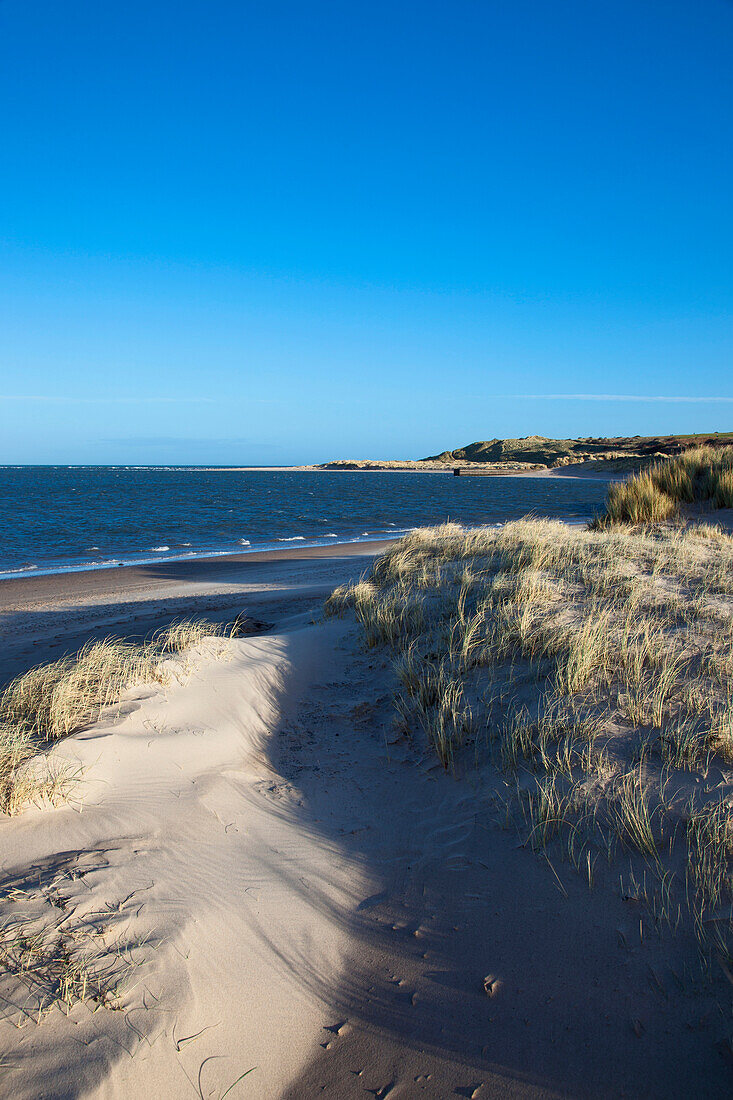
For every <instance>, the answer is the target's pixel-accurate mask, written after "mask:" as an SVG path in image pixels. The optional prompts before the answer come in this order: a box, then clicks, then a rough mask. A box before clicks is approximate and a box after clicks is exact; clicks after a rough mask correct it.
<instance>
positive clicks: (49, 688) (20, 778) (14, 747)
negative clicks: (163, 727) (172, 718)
mask: <svg viewBox="0 0 733 1100" xmlns="http://www.w3.org/2000/svg"><path fill="white" fill-rule="evenodd" d="M224 632H225V631H224V628H222V627H221V626H220V625H218V624H216V623H209V622H207V621H206V620H203V619H195V620H181V621H176V622H173V623H171V624H170V625H169V626H168V627H166V628H165V629H164V630H161V631H159V632H158V633H157V634H156V635H154V637H153V639H152V640H151V641H150V642H145V643H142V644H138V643H134V642H129V641H125V640H124V639H121V638H114V637H110V638H104V639H103V640H102V641H97V642H88V643H87V644H86V645H84V646H82V648H81V649H80V650H79V651H78V652H77V653H75V654H74V655H73V656H69V657H62V658H61V659H60V660H58V661H53V662H51V663H50V664H45V665H39V666H38V667H36V668H32V669H29V671H28V672H25V673H23V675H22V676H18V677H17V678H16V679H15V680H12V681H11V682H10V683H9V684H8V685H7V687H6V688H5V689H4V691H3V692H2V694H0V813H6V814H12V813H17V812H18V811H19V810H20V809H22V807H23V806H24V805H26V804H27V803H28V802H30V801H32V800H33V799H39V798H46V799H50V800H51V801H55V800H56V798H57V797H58V796H60V794H61V793H62V792H63V790H64V788H65V786H66V785H67V780H68V776H66V775H65V773H63V772H57V773H53V772H51V771H49V769H48V767H45V768H44V767H34V763H38V762H37V761H34V757H36V756H37V755H38V752H39V747H40V746H41V745H43V744H44V743H49V742H52V741H55V740H58V739H59V738H62V737H68V736H69V735H70V734H73V733H75V732H76V731H77V730H79V729H82V728H83V727H85V726H88V725H90V724H91V723H93V722H95V721H96V720H97V719H98V718H99V716H100V714H101V713H102V711H103V710H104V708H105V707H108V706H110V705H112V704H114V703H117V702H119V700H120V698H121V697H122V695H123V694H124V692H125V691H126V690H127V689H128V688H130V687H132V686H133V685H139V684H154V683H164V682H166V680H167V679H168V677H169V675H170V672H169V666H168V667H167V666H166V662H167V660H168V659H169V658H170V656H171V655H174V654H179V653H183V652H185V651H186V650H188V649H190V648H191V646H193V645H196V644H198V643H199V642H201V641H202V640H203V639H204V638H210V637H217V636H221V635H222V634H223V633H224Z"/></svg>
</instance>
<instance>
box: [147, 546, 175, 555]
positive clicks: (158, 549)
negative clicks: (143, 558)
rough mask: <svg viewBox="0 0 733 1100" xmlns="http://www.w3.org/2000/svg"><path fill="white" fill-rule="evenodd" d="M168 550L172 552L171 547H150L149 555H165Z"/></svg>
mask: <svg viewBox="0 0 733 1100" xmlns="http://www.w3.org/2000/svg"><path fill="white" fill-rule="evenodd" d="M166 550H170V546H149V547H148V551H147V552H148V553H149V554H164V553H165V552H166Z"/></svg>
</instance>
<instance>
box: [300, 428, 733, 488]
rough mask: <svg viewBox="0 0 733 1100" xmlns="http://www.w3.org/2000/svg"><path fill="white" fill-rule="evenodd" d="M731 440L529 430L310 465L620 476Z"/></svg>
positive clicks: (728, 436)
mask: <svg viewBox="0 0 733 1100" xmlns="http://www.w3.org/2000/svg"><path fill="white" fill-rule="evenodd" d="M730 445H733V432H714V433H707V434H700V435H661V436H639V435H637V436H619V437H616V438H605V437H588V438H584V439H548V438H547V437H546V436H542V435H528V436H525V437H524V438H523V439H488V440H479V441H478V442H476V443H469V444H468V446H466V447H458V448H457V449H456V450H454V451H441V453H440V454H437V455H430V456H429V457H427V458H421V459H384V460H379V459H336V460H334V461H332V462H323V463H321V464H320V465H319V466H317V467H315V468H316V469H319V470H445V471H448V470H450V469H453V468H454V467H462V468H466V469H470V470H480V471H482V472H486V473H494V474H503V473H525V472H531V471H533V470H537V471H540V472H541V471H544V470H551V469H560V468H571V469H568V471H567V472H568V473H570V472H574V469H572V468H576V469H577V470H578V472H579V473H585V474H593V475H598V476H601V477H603V476H604V475H607V474H608V475H611V476H613V475H623V474H628V473H632V472H635V471H638V470H642V469H644V468H645V467H647V466H650V465H651V464H652V463H654V462H657V461H659V460H661V459H666V458H669V457H672V456H675V455H680V454H682V453H683V452H684V451H687V450H690V449H691V448H699V447H709V448H713V449H717V448H719V447H725V446H730Z"/></svg>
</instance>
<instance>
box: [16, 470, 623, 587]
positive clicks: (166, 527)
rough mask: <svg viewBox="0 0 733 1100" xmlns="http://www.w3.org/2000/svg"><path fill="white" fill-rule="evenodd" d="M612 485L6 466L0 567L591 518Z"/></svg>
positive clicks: (72, 565) (58, 565)
mask: <svg viewBox="0 0 733 1100" xmlns="http://www.w3.org/2000/svg"><path fill="white" fill-rule="evenodd" d="M605 492H606V483H605V482H603V481H591V480H581V479H577V480H576V479H570V478H563V477H558V478H545V479H540V478H536V479H535V478H502V477H499V478H496V477H491V478H460V477H453V476H451V475H450V474H444V473H440V472H437V473H383V474H381V473H357V472H349V473H326V472H295V471H290V470H275V471H273V470H247V471H233V470H203V469H197V468H192V467H188V468H183V467H145V468H139V467H120V466H88V467H77V466H75V467H66V466H13V467H10V466H5V467H0V577H3V578H6V577H22V576H28V575H29V573H37V574H38V573H44V572H45V573H55V572H66V571H68V570H76V569H89V568H106V567H107V568H109V567H114V566H121V565H129V564H135V563H142V562H150V561H165V560H175V559H180V558H186V557H196V556H208V555H211V554H227V553H229V554H231V553H242V552H247V551H252V550H263V549H273V548H276V547H285V546H288V545H293V546H307V545H327V544H333V545H336V544H338V543H344V542H354V541H359V540H366V539H369V538H378V537H385V536H389V535H394V534H396V533H401V532H404V531H407V530H409V529H410V528H412V527H420V526H424V525H426V524H433V523H439V522H441V521H443V520H446V519H451V520H455V521H457V522H459V523H463V524H466V525H469V526H470V525H477V524H482V523H499V522H503V521H505V520H508V519H515V518H518V517H519V516H523V515H527V514H533V515H536V516H558V517H563V518H576V519H585V518H590V516H592V515H593V513H594V512H595V511H597V510H598V509H599V508H600V506H601V504H602V503H603V500H604V497H605Z"/></svg>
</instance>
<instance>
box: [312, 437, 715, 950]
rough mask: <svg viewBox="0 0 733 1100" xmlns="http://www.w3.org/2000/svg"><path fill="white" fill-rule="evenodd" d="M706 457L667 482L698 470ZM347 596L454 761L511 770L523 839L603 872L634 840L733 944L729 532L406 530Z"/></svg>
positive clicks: (400, 694) (400, 695)
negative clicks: (601, 865)
mask: <svg viewBox="0 0 733 1100" xmlns="http://www.w3.org/2000/svg"><path fill="white" fill-rule="evenodd" d="M731 453H733V452H731ZM696 462H697V459H690V460H689V461H688V462H687V464H686V465H685V466H684V467H681V468H680V470H678V471H675V470H674V469H672V468H671V466H672V464H670V465H669V466H667V467H665V468H664V469H665V470H666V471H667V475H668V477H667V480H666V481H665V482H663V483H664V484H666V485H667V486H669V487H670V488H672V487H673V486H674V485H675V484H677V482H678V480H679V479H681V478H682V472H681V471H682V470H686V471H687V472H688V473H689V476H690V478H692V480H693V481H695V479H696V477H697V474H696V473H695V471H696V470H697V466H696V465H695V463H696ZM718 475H719V476H718ZM718 475H716V477H717V481H715V484H716V485H718V486H721V485H722V486H724V485H725V484H726V481H725V478H726V477H727V474H726V468H725V467H724V466H722V465H721V467H720V468H719V470H718ZM713 481H714V479H712V480H711V484H712V483H713ZM660 483H662V482H661V475H660ZM716 491H718V490H716ZM690 492H693V490H691V491H690ZM720 492H722V489H721V490H720ZM670 499H671V498H670ZM349 608H353V610H354V612H355V614H356V618H357V620H358V621H359V623H360V624H361V627H362V630H363V637H364V640H365V643H366V644H367V646H377V645H381V646H387V647H389V648H390V649H391V650H392V651H393V652H394V672H395V674H396V690H395V720H396V722H397V724H398V725H399V726H400V727H401V729H402V730H403V731H404V733H405V734H406V735H407V736H408V737H410V738H413V739H416V740H417V739H420V738H424V739H425V740H426V741H427V743H428V744H429V745H430V746H431V747H432V749H433V750H434V751H435V752H436V754H437V756H438V758H439V759H440V761H441V763H442V764H443V766H444V767H445V768H446V769H454V768H456V767H458V766H459V764H460V766H461V768H465V767H467V766H473V763H474V762H475V763H476V764H478V765H481V763H482V762H492V761H493V763H494V764H495V765H496V766H497V767H498V768H499V769H501V770H502V771H503V772H504V773H505V775H506V776H507V777H510V778H512V780H513V782H515V785H516V792H515V796H514V797H513V799H512V800H511V802H512V803H513V809H509V810H508V811H507V812H508V813H511V814H513V815H515V816H516V815H518V819H519V820H520V821H521V822H522V824H523V827H524V828H525V830H526V832H525V842H526V843H528V844H530V846H532V847H533V848H536V849H538V850H540V851H542V852H544V853H546V852H547V851H548V850H550V846H552V845H555V846H558V849H559V852H560V855H561V858H564V859H567V860H569V861H570V862H571V863H572V864H573V865H574V866H575V867H576V868H577V869H578V870H579V871H580V873H582V874H583V876H584V877H587V879H588V883H589V885H591V886H592V885H593V882H594V877H595V871H594V868H595V867H596V864H597V861H598V860H599V859H601V860H603V861H609V860H612V859H613V858H614V853H619V852H624V851H628V852H632V853H636V855H637V857H639V856H640V857H642V858H643V859H646V860H648V861H649V862H650V864H651V865H652V866H653V868H654V874H655V875H656V876H657V878H658V888H657V893H656V895H655V899H656V900H655V901H654V906H655V914H656V917H659V916H660V914H661V915H662V916H664V917H665V919H669V920H672V919H673V911H677V912H678V911H679V907H680V906H682V905H684V906H687V908H688V910H689V912H690V913H691V914H692V917H693V919H694V924H695V927H696V929H697V931H698V934H699V937H700V941H701V944H703V943H704V944H706V945H707V946H708V947H710V944H711V942H712V941H711V939H710V929H711V928H712V927H714V929H715V936H716V937H717V940H716V945H715V950H716V951H717V952H718V954H719V953H720V951H721V950H723V949H724V948H723V947H721V944H728V945H733V925H731V920H730V903H731V901H733V885H732V883H733V880H732V879H731V874H730V859H731V856H732V855H733V825H732V824H731V822H732V817H731V806H732V805H733V767H731V765H733V539H732V538H730V537H729V536H728V535H726V534H724V533H722V532H721V531H720V530H718V529H716V528H715V527H710V526H702V525H700V526H689V527H686V528H685V527H669V526H661V527H658V528H656V529H654V528H650V527H646V528H644V529H640V530H636V531H634V530H632V529H629V528H628V527H612V528H610V529H596V530H580V529H572V528H570V527H568V526H567V525H565V524H562V523H559V522H551V521H544V520H523V521H519V522H516V523H510V524H507V525H506V526H505V527H503V528H501V529H500V530H481V531H475V532H464V531H462V530H461V529H460V528H458V527H456V526H454V525H444V526H442V527H437V528H431V529H426V530H422V531H416V532H413V533H412V534H410V535H408V536H407V537H406V538H404V539H402V540H401V541H400V542H399V543H397V544H396V545H395V546H393V547H392V548H391V549H389V550H388V551H387V552H386V553H385V554H383V555H382V556H381V557H380V558H378V559H377V560H376V561H375V563H374V565H373V567H372V569H371V570H370V572H369V573H368V574H366V575H365V576H364V577H363V578H362V580H361V581H360V582H359V583H358V584H356V585H352V586H345V587H341V588H338V589H336V590H335V592H334V593H333V594H332V596H331V597H330V598H329V600H328V601H327V603H326V608H325V610H326V614H327V615H343V614H346V613H348V609H349ZM418 743H419V741H418ZM712 774H715V775H717V776H718V780H717V782H716V783H715V784H713V783H712V782H711V783H709V784H708V783H706V782H705V779H706V777H708V776H710V775H712ZM673 791H675V795H674V797H673V795H672V792H673ZM678 840H679V842H680V843H682V842H683V840H684V843H685V846H686V853H687V854H686V855H685V856H684V859H682V857H681V856H680V855H679V852H678V851H677V849H676V848H675V845H676V844H677V842H678ZM675 853H676V854H675ZM675 859H677V861H678V864H679V865H678V866H677V869H676V870H675V871H673V870H672V868H673V866H676V865H675ZM680 860H681V862H680ZM665 861H666V862H665ZM723 902H724V903H726V904H727V905H728V907H729V908H728V916H727V918H726V919H725V920H722V919H721V920H718V914H717V912H716V916H715V921H714V925H711V924H710V923H709V920H708V918H710V916H711V913H712V912H713V911H714V910H716V907H717V906H720V905H721V904H722V903H723ZM675 906H677V910H675ZM678 915H679V914H678ZM721 937H722V938H721ZM725 950H728V947H725Z"/></svg>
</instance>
